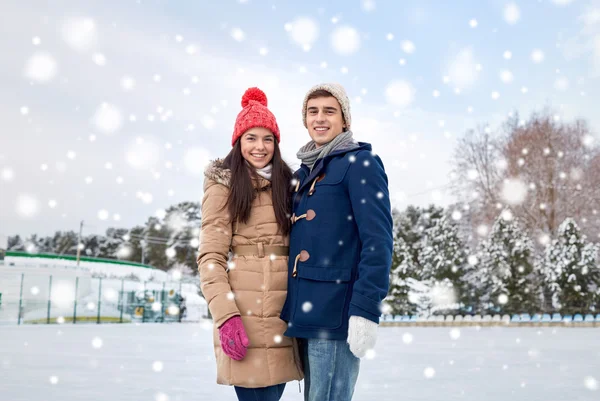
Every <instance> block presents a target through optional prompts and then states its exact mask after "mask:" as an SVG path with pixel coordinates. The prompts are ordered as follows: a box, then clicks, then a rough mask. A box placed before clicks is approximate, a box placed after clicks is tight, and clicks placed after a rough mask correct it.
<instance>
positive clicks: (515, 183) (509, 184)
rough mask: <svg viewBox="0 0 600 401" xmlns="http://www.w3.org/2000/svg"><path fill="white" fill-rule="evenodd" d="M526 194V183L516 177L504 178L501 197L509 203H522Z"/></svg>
mask: <svg viewBox="0 0 600 401" xmlns="http://www.w3.org/2000/svg"><path fill="white" fill-rule="evenodd" d="M526 196H527V185H525V183H524V182H523V181H521V180H520V179H517V178H513V179H510V180H506V181H505V182H504V183H503V186H502V193H501V197H502V199H503V200H504V201H505V202H506V203H508V204H509V205H519V204H521V203H523V201H524V200H525V198H526Z"/></svg>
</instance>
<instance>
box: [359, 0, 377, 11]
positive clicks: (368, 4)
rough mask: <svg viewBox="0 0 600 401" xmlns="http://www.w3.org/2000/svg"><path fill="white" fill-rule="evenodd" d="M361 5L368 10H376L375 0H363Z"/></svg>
mask: <svg viewBox="0 0 600 401" xmlns="http://www.w3.org/2000/svg"><path fill="white" fill-rule="evenodd" d="M361 6H362V9H363V10H365V11H366V12H371V11H373V10H375V0H362V1H361Z"/></svg>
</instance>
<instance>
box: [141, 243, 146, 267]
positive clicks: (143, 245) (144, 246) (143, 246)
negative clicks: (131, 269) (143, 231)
mask: <svg viewBox="0 0 600 401" xmlns="http://www.w3.org/2000/svg"><path fill="white" fill-rule="evenodd" d="M140 245H141V246H142V264H144V250H145V249H146V240H145V239H143V240H141V241H140Z"/></svg>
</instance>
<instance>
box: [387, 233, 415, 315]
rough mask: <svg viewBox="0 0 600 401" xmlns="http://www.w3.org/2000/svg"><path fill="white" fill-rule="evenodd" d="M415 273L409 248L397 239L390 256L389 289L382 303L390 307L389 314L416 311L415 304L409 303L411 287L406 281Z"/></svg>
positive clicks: (412, 312)
mask: <svg viewBox="0 0 600 401" xmlns="http://www.w3.org/2000/svg"><path fill="white" fill-rule="evenodd" d="M415 271H416V268H415V265H414V264H413V257H412V252H411V250H410V248H409V247H408V245H407V244H406V242H404V240H403V239H402V238H400V237H397V238H396V239H395V240H394V251H393V254H392V269H391V272H390V289H389V291H388V295H387V297H386V299H385V301H384V303H385V304H387V305H389V307H390V314H392V315H404V314H414V313H415V312H416V311H417V307H416V304H415V303H412V302H410V301H409V293H410V289H411V287H410V285H409V281H408V280H409V279H411V275H414V272H415Z"/></svg>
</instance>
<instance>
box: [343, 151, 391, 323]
mask: <svg viewBox="0 0 600 401" xmlns="http://www.w3.org/2000/svg"><path fill="white" fill-rule="evenodd" d="M346 177H347V180H348V181H347V183H348V194H349V197H350V202H351V205H352V211H353V214H354V219H355V223H356V226H357V227H358V235H359V237H360V244H361V249H360V260H359V263H358V277H357V279H356V282H355V283H354V288H353V291H352V298H351V300H350V308H349V312H348V314H349V316H361V317H364V318H365V319H369V320H371V321H373V322H375V323H379V316H380V315H381V309H380V305H381V301H382V300H383V299H384V298H385V297H386V295H387V292H388V289H389V274H390V268H391V265H392V249H393V234H392V225H393V222H392V213H391V205H390V196H389V189H388V179H387V175H386V173H385V170H384V167H383V163H382V161H381V159H380V158H379V156H375V155H374V154H373V153H372V152H370V151H361V152H358V153H357V154H356V155H355V159H354V162H353V164H352V166H351V167H350V170H349V172H348V174H347V176H346Z"/></svg>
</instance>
